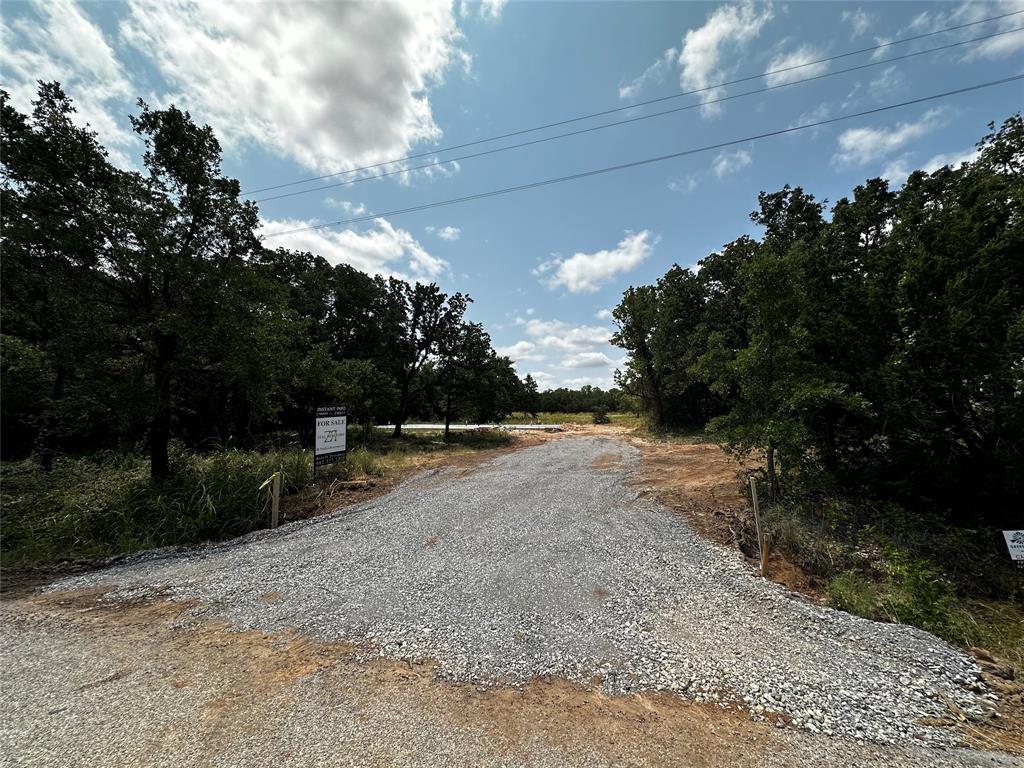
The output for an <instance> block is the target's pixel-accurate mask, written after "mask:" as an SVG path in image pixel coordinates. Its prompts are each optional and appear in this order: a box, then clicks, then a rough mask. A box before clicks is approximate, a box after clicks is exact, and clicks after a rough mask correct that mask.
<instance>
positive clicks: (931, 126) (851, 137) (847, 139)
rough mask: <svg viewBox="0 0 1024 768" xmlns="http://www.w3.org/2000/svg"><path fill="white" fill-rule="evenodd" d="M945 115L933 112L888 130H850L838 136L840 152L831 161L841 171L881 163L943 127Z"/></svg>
mask: <svg viewBox="0 0 1024 768" xmlns="http://www.w3.org/2000/svg"><path fill="white" fill-rule="evenodd" d="M944 115H945V110H944V109H941V108H935V109H929V110H928V111H927V112H925V113H924V114H923V115H922V116H921V118H920V119H918V120H916V121H914V122H909V123H907V122H903V123H897V124H896V125H894V126H892V127H891V128H886V127H880V128H850V129H849V130H846V131H843V132H842V133H841V134H840V135H839V149H838V151H837V152H836V153H835V155H833V157H832V161H833V162H834V163H835V164H836V165H838V166H840V167H851V166H861V165H867V164H869V163H872V162H875V161H877V160H880V159H882V158H884V157H887V156H888V155H891V154H892V153H894V152H897V151H898V150H900V149H902V148H903V147H904V146H905V145H906V144H908V143H909V142H911V141H914V140H915V139H919V138H921V137H922V136H924V135H926V134H928V133H930V132H931V131H934V130H935V129H937V128H939V127H940V126H942V125H943V124H944V122H945V120H944Z"/></svg>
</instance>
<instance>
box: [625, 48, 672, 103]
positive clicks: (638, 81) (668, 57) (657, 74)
mask: <svg viewBox="0 0 1024 768" xmlns="http://www.w3.org/2000/svg"><path fill="white" fill-rule="evenodd" d="M678 56H679V51H677V50H676V49H675V48H669V49H668V50H667V51H665V52H664V53H663V54H661V56H660V57H659V58H658V59H657V61H655V62H654V63H653V64H651V66H649V67H648V68H647V69H645V70H644V71H643V72H642V73H641V74H640V76H639V77H636V78H634V79H633V80H630V81H629V82H628V83H625V84H623V85H620V86H619V98H620V99H632V98H634V97H636V96H637V95H638V94H639V93H640V91H642V90H643V87H644V85H646V84H647V83H648V82H649V81H651V80H653V81H654V82H657V83H660V82H663V81H664V80H665V75H666V74H668V73H669V72H671V71H672V67H673V66H674V65H675V63H676V59H677V58H678Z"/></svg>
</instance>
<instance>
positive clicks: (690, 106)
mask: <svg viewBox="0 0 1024 768" xmlns="http://www.w3.org/2000/svg"><path fill="white" fill-rule="evenodd" d="M1021 31H1024V27H1016V28H1014V29H1007V30H1003V31H1002V32H993V33H992V34H988V35H982V36H980V37H975V38H972V39H970V40H961V41H959V42H956V43H947V44H946V45H939V46H936V47H934V48H927V49H925V50H923V51H912V52H911V53H904V54H902V55H900V56H893V57H892V58H889V59H880V60H879V61H870V62H868V63H867V64H858V65H857V66H855V67H847V68H846V69H837V70H835V71H834V72H825V73H824V74H821V75H813V76H811V77H805V78H803V79H802V80H791V81H790V82H788V83H780V84H778V85H769V86H765V87H764V88H758V89H757V90H754V91H745V92H743V93H734V94H732V95H731V96H723V97H721V98H719V99H710V100H709V101H701V102H697V103H695V104H687V105H685V106H682V107H673V108H672V109H666V110H663V111H661V112H652V113H651V114H649V115H640V116H638V117H631V118H628V119H626V120H616V121H615V122H612V123H603V124H602V125H592V126H590V127H588V128H580V129H578V130H575V131H569V132H567V133H556V134H554V135H553V136H543V137H541V138H539V139H531V140H530V141H523V142H520V143H519V144H508V145H506V146H504V147H494V148H493V149H485V150H482V151H480V152H473V153H471V154H468V155H459V156H458V157H450V158H448V159H447V160H435V161H434V162H432V163H424V164H423V165H414V166H412V167H409V168H398V169H395V170H393V171H385V172H383V173H376V174H374V175H372V176H360V177H359V178H356V179H347V180H346V181H339V182H337V183H335V184H323V185H321V186H319V187H312V188H310V189H300V190H297V191H295V192H284V193H282V194H280V195H269V196H268V197H261V198H257V199H256V200H254V201H253V202H256V203H266V202H269V201H271V200H281V199H283V198H286V197H297V196H299V195H308V194H311V193H314V192H323V191H324V190H328V189H336V188H337V187H347V186H350V185H352V184H358V183H360V182H363V181H374V180H376V179H382V178H384V177H385V176H394V175H395V174H398V173H409V172H411V171H421V170H424V169H427V168H437V167H440V166H442V165H450V164H451V163H457V162H459V161H460V160H471V159H473V158H475V157H484V156H485V155H495V154H498V153H499V152H507V151H509V150H511V149H522V148H523V147H530V146H533V145H534V144H543V143H544V142H547V141H554V140H556V139H565V138H568V137H570V136H579V135H580V134H584V133H593V132H594V131H602V130H604V129H605V128H614V127H615V126H617V125H628V124H630V123H637V122H640V121H641V120H650V119H652V118H655V117H664V116H665V115H673V114H676V113H677V112H686V111H687V110H690V109H697V108H698V107H703V106H707V105H708V104H718V103H720V102H723V101H731V100H732V99H741V98H743V97H744V96H756V95H757V94H759V93H766V92H768V91H775V90H778V89H779V88H788V87H789V86H792V85H801V84H802V83H809V82H812V81H814V80H823V79H825V78H827V77H835V76H836V75H843V74H847V73H849V72H856V71H858V70H861V69H868V68H869V67H878V66H882V65H883V64H891V63H892V62H894V61H902V60H904V59H910V58H913V57H915V56H924V55H926V54H929V53H935V52H936V51H944V50H947V49H949V48H956V47H957V46H961V45H967V44H968V43H976V42H979V41H981V40H988V39H991V38H993V37H999V36H1000V35H1008V34H1010V33H1011V32H1021Z"/></svg>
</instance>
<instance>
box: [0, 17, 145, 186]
mask: <svg viewBox="0 0 1024 768" xmlns="http://www.w3.org/2000/svg"><path fill="white" fill-rule="evenodd" d="M32 9H33V12H34V13H35V14H37V16H36V17H35V18H32V17H30V16H27V15H25V16H19V17H11V16H10V14H5V18H4V20H3V21H2V23H0V47H2V48H3V50H4V63H3V70H4V72H3V79H4V87H5V90H7V91H8V93H10V95H11V101H12V103H13V104H14V106H15V107H17V108H18V109H19V110H21V111H22V112H26V113H27V112H30V111H31V110H32V100H33V99H35V98H36V92H37V88H38V82H37V81H39V80H44V81H51V80H56V81H58V82H60V83H61V85H62V86H63V87H64V90H65V92H66V93H67V94H68V95H69V96H70V97H71V98H72V99H73V101H74V104H75V109H76V110H77V112H78V115H77V119H76V122H77V123H78V124H80V125H84V124H86V123H88V124H89V125H90V126H91V127H92V129H93V130H95V131H96V133H97V134H98V135H99V139H100V141H101V143H103V144H104V145H105V146H106V147H107V149H108V151H109V152H110V157H111V160H112V161H113V162H115V163H116V164H118V165H119V166H121V167H124V168H127V167H130V166H131V165H132V161H131V160H130V159H129V156H128V153H129V152H133V151H135V150H138V149H139V147H140V146H141V144H140V142H139V140H138V138H137V136H136V135H135V134H134V132H133V131H132V130H131V128H130V125H129V122H128V117H127V115H123V116H122V115H118V114H116V110H115V107H114V105H115V104H117V103H123V102H124V101H125V100H128V99H131V98H132V96H133V95H134V86H133V85H132V83H131V82H130V80H129V79H128V78H127V77H126V76H125V74H124V72H123V70H122V67H121V65H120V63H119V62H118V60H117V57H116V56H115V55H114V52H113V50H112V49H111V47H110V46H109V45H108V44H107V41H106V39H105V38H104V35H103V32H102V30H101V29H100V28H99V26H97V25H96V24H94V23H93V22H92V20H91V19H90V18H89V16H88V15H87V14H86V13H85V11H84V9H83V8H82V7H80V6H79V5H77V4H75V3H74V2H73V1H72V0H53V1H52V2H46V3H38V4H36V5H34V6H32Z"/></svg>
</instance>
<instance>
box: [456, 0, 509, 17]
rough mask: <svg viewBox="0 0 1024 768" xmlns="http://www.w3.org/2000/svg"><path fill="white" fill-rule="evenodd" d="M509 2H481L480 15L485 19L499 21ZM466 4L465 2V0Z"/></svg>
mask: <svg viewBox="0 0 1024 768" xmlns="http://www.w3.org/2000/svg"><path fill="white" fill-rule="evenodd" d="M506 1H507V0H481V2H480V15H481V16H482V17H484V18H485V19H491V20H497V19H500V18H501V12H502V11H503V10H505V3H506ZM463 2H464V3H465V0H463Z"/></svg>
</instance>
